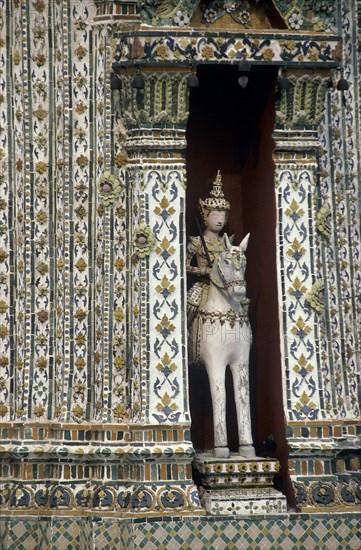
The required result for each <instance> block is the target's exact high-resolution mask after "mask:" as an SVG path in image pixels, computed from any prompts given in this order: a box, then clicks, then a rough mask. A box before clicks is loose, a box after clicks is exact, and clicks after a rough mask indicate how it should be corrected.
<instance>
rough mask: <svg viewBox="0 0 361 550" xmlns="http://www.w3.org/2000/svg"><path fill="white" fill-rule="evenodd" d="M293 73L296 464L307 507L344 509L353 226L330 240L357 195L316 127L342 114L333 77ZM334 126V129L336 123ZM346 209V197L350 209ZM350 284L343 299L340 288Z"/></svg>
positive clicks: (291, 301) (289, 400)
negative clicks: (338, 178)
mask: <svg viewBox="0 0 361 550" xmlns="http://www.w3.org/2000/svg"><path fill="white" fill-rule="evenodd" d="M290 82H291V87H290V89H289V90H288V91H286V92H285V93H284V95H283V97H282V98H281V100H280V103H279V105H278V111H277V127H276V130H275V134H274V138H275V151H274V159H275V165H276V171H275V175H276V177H275V180H276V181H275V183H276V195H277V207H278V226H277V232H278V266H279V303H280V319H281V334H282V337H281V352H282V363H283V369H284V372H283V389H284V403H285V409H286V411H285V412H286V416H287V419H288V421H287V436H288V441H289V444H290V448H291V453H290V462H289V464H290V472H291V477H292V479H293V482H294V486H295V490H296V497H297V501H298V503H299V504H300V505H301V506H302V508H303V509H308V510H310V511H315V510H317V509H320V507H322V505H325V504H329V505H330V506H332V507H333V508H334V509H342V506H345V503H347V502H348V497H347V494H348V492H349V491H352V489H351V485H352V481H351V485H348V483H349V482H350V480H351V478H349V480H346V477H344V478H343V477H342V476H341V477H340V476H339V475H338V474H339V468H341V467H339V466H337V464H338V458H337V457H338V455H339V453H341V452H342V448H343V445H341V438H342V436H344V439H345V442H346V440H347V439H348V438H349V436H350V434H352V433H355V426H354V425H352V424H353V422H352V421H351V422H345V421H344V418H345V417H346V416H347V413H346V410H347V409H348V410H349V411H350V412H351V409H352V403H353V402H355V400H353V399H352V392H351V393H350V389H352V385H353V374H352V372H353V370H354V369H353V368H350V367H351V366H352V360H353V353H352V354H350V355H349V356H348V357H347V354H346V352H345V351H344V352H343V351H342V349H343V348H344V346H345V345H346V346H347V339H346V332H349V333H350V334H351V332H352V329H351V328H350V327H351V323H352V320H351V319H350V321H349V323H346V322H345V318H346V317H349V316H350V315H351V318H352V315H353V313H352V312H353V311H354V310H353V309H352V307H351V302H350V305H349V307H344V304H345V300H347V301H351V296H350V295H349V291H348V290H347V285H345V284H344V283H345V281H343V283H342V282H341V277H342V276H341V273H342V271H343V270H344V269H345V268H346V266H347V265H348V262H347V261H346V258H347V253H346V249H348V246H349V242H350V241H349V238H348V236H347V235H348V228H346V226H345V231H344V232H343V240H342V242H341V243H339V244H338V245H336V246H332V245H331V242H332V240H333V237H332V233H333V232H337V233H338V232H339V231H340V229H341V228H340V223H341V224H342V223H343V219H344V218H343V217H342V218H340V213H339V214H337V212H338V210H339V206H338V205H339V203H342V202H348V201H349V197H348V193H346V194H344V193H343V192H342V190H341V188H338V189H336V188H335V189H334V190H333V192H331V193H329V191H330V185H329V183H328V173H327V171H326V170H325V169H324V168H322V164H321V160H320V159H322V156H323V154H324V153H325V150H327V145H326V144H327V140H326V139H325V136H327V135H328V133H327V131H325V132H323V133H322V134H320V133H319V132H318V127H319V125H320V123H321V124H322V127H323V128H324V123H325V122H324V121H325V120H327V118H328V117H331V116H332V114H333V116H336V119H337V117H338V115H337V112H338V109H333V112H332V113H331V111H330V109H329V106H330V101H331V95H330V94H332V93H333V92H332V91H331V88H330V87H328V88H326V77H323V76H322V75H312V77H311V76H310V75H302V74H299V75H297V74H295V75H293V76H291V77H290ZM327 90H328V91H327ZM335 99H336V98H335ZM340 99H342V98H340ZM329 120H331V118H330V119H329ZM329 130H330V132H331V133H332V134H333V135H336V130H335V128H331V127H330V128H329ZM341 133H342V131H341V132H340V134H339V137H340V135H341ZM321 136H322V138H321ZM321 139H322V141H321ZM325 145H326V147H325ZM334 151H335V148H332V151H331V150H330V149H329V150H328V153H327V154H328V155H329V156H328V158H329V159H330V162H331V165H333V166H337V165H338V164H339V163H340V160H341V158H343V155H334ZM333 176H334V173H333ZM331 177H332V176H331ZM345 177H346V178H347V174H345ZM337 197H338V198H337ZM347 210H348V207H346V204H345V206H344V208H343V209H342V212H343V216H344V215H345V213H346V212H347ZM333 216H335V218H333ZM349 222H350V219H349ZM351 227H352V225H351ZM345 247H346V248H345ZM348 274H349V276H350V273H349V270H348ZM344 292H346V296H345V300H343V299H342V298H340V293H341V294H343V293H344ZM349 349H350V351H351V348H350V346H349ZM335 350H337V353H336V354H335ZM350 360H351V363H350ZM348 364H349V366H347V365H348ZM346 371H347V372H346ZM350 398H351V399H350ZM346 446H347V445H346ZM345 481H346V483H345ZM335 487H337V490H335ZM346 493H347V494H346ZM350 502H351V501H350Z"/></svg>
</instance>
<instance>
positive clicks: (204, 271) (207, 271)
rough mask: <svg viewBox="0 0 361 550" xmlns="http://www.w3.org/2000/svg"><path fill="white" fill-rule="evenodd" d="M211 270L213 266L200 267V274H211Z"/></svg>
mask: <svg viewBox="0 0 361 550" xmlns="http://www.w3.org/2000/svg"><path fill="white" fill-rule="evenodd" d="M210 272H211V268H210V267H200V268H199V274H200V275H202V276H204V275H208V276H209V274H210Z"/></svg>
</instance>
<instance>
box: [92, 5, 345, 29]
mask: <svg viewBox="0 0 361 550" xmlns="http://www.w3.org/2000/svg"><path fill="white" fill-rule="evenodd" d="M95 3H96V5H97V12H98V15H100V16H101V15H113V16H120V17H122V16H129V10H127V7H128V8H129V6H130V5H132V9H131V10H130V12H131V13H132V14H134V15H135V14H138V16H139V20H140V22H141V23H143V24H145V25H151V26H156V27H179V28H184V29H186V28H192V29H196V28H201V27H206V28H209V30H214V29H224V30H226V29H228V30H239V31H242V30H246V29H254V30H255V29H258V30H271V29H272V30H275V31H276V30H283V31H284V30H287V29H288V30H291V31H308V32H310V31H311V32H331V33H332V32H335V19H336V17H335V16H336V13H335V12H336V9H337V8H336V3H335V2H330V1H329V0H295V1H293V2H289V0H208V1H206V0H203V1H199V0H139V1H138V2H136V1H134V0H133V1H132V0H130V1H129V0H95Z"/></svg>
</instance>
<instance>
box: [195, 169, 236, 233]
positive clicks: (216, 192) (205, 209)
mask: <svg viewBox="0 0 361 550" xmlns="http://www.w3.org/2000/svg"><path fill="white" fill-rule="evenodd" d="M199 208H200V211H201V215H202V220H203V222H204V223H205V222H206V220H207V216H208V214H209V212H211V210H224V211H225V212H226V213H227V215H228V213H229V211H230V209H231V205H230V204H229V202H228V201H227V200H226V199H225V198H224V193H223V187H222V175H221V171H220V170H218V172H217V176H216V179H215V180H214V182H213V188H212V190H211V192H210V193H209V197H207V198H206V199H205V200H202V199H199Z"/></svg>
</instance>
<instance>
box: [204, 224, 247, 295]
mask: <svg viewBox="0 0 361 550" xmlns="http://www.w3.org/2000/svg"><path fill="white" fill-rule="evenodd" d="M248 239H249V233H248V235H246V237H245V238H244V239H243V241H242V242H241V244H240V245H239V246H233V245H232V244H231V243H230V240H229V238H228V235H227V234H225V235H224V243H225V245H226V250H224V251H223V252H221V254H219V256H218V258H217V261H216V262H215V265H214V266H213V269H212V276H211V279H212V281H213V282H214V283H215V284H216V286H218V287H220V288H222V289H223V290H224V291H226V292H227V294H228V295H229V296H230V297H231V298H232V300H234V301H236V302H242V301H243V300H244V299H245V296H246V283H245V280H244V272H245V270H246V264H247V260H246V256H245V251H246V250H247V245H248ZM215 270H216V273H213V272H214V271H215ZM217 283H218V284H217Z"/></svg>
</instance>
